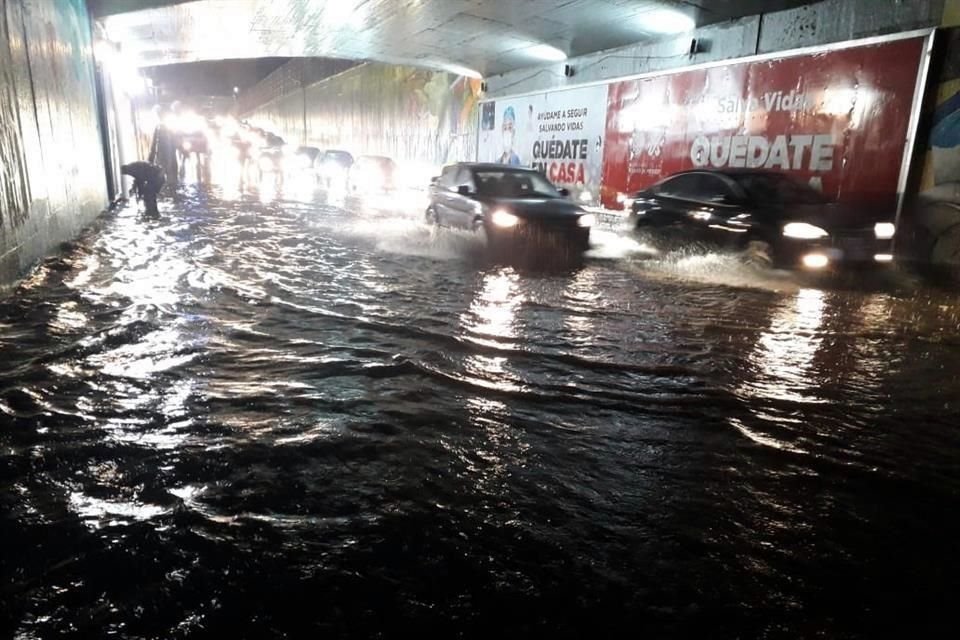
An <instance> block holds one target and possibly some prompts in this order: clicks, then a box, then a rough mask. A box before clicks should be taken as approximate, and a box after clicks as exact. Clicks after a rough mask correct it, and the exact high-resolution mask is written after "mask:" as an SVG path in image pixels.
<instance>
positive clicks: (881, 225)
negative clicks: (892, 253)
mask: <svg viewBox="0 0 960 640" xmlns="http://www.w3.org/2000/svg"><path fill="white" fill-rule="evenodd" d="M873 233H874V234H875V235H876V236H877V240H889V239H891V238H892V237H893V236H895V235H896V233H897V225H895V224H893V223H892V222H878V223H877V224H875V225H873Z"/></svg>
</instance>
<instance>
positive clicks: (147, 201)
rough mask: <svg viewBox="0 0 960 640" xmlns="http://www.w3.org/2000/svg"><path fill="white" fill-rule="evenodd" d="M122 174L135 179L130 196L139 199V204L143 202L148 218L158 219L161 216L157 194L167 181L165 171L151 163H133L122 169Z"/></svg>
mask: <svg viewBox="0 0 960 640" xmlns="http://www.w3.org/2000/svg"><path fill="white" fill-rule="evenodd" d="M120 172H121V173H122V174H123V175H125V176H130V177H131V178H133V188H132V189H130V195H135V196H136V197H137V202H140V201H141V200H142V201H143V208H144V211H145V213H146V214H147V215H148V216H151V217H156V216H159V215H160V210H159V209H158V208H157V194H158V193H160V189H162V188H163V183H164V182H165V181H166V180H165V178H164V175H163V169H161V168H160V167H158V166H157V165H155V164H151V163H149V162H142V161H138V162H131V163H130V164H125V165H123V166H122V167H120Z"/></svg>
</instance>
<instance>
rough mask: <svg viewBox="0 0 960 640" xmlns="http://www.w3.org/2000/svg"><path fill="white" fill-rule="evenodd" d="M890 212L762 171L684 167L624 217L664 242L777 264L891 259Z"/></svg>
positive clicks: (645, 194) (892, 228)
mask: <svg viewBox="0 0 960 640" xmlns="http://www.w3.org/2000/svg"><path fill="white" fill-rule="evenodd" d="M893 220H894V215H893V213H892V212H887V211H883V210H879V211H878V210H869V209H858V208H854V207H849V206H846V205H841V204H837V203H831V202H829V201H828V200H827V199H826V198H825V197H824V196H823V195H822V194H820V193H819V192H818V191H816V190H815V189H813V188H812V187H810V186H809V185H807V184H805V183H802V182H798V181H796V180H794V179H792V178H790V177H788V176H786V175H784V174H781V173H776V172H773V171H760V170H742V171H741V170H728V171H703V170H695V171H685V172H682V173H677V174H674V175H672V176H670V177H668V178H666V179H665V180H662V181H661V182H659V183H657V184H655V185H653V186H652V187H650V188H648V189H646V190H644V191H641V192H640V193H638V194H636V196H635V199H634V201H633V203H632V206H631V210H630V214H629V217H628V221H629V224H630V225H631V227H632V228H634V229H635V230H636V231H638V232H641V233H644V234H645V235H648V236H649V237H650V239H651V240H653V241H654V242H655V243H656V244H659V245H662V246H663V248H678V247H688V246H692V245H696V246H706V247H716V248H727V249H735V250H745V249H746V250H749V254H750V255H753V256H760V257H761V258H762V259H763V260H764V261H767V262H769V263H771V264H773V265H774V266H778V267H783V268H798V267H802V268H806V269H811V270H817V269H825V268H828V267H830V266H832V265H838V264H872V265H879V264H888V263H890V262H892V261H893V250H892V245H893V237H894V234H895V232H896V227H895V224H894V222H893Z"/></svg>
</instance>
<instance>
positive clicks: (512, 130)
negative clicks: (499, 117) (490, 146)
mask: <svg viewBox="0 0 960 640" xmlns="http://www.w3.org/2000/svg"><path fill="white" fill-rule="evenodd" d="M516 133H517V114H516V112H515V111H514V110H513V107H507V108H506V109H504V110H503V124H502V125H501V138H502V140H503V155H501V156H500V160H499V163H500V164H508V165H511V166H514V167H519V166H520V165H521V164H522V163H521V161H520V156H518V155H517V152H516V151H514V145H515V143H516V137H517V136H516Z"/></svg>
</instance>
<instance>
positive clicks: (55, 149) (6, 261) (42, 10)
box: [0, 0, 107, 289]
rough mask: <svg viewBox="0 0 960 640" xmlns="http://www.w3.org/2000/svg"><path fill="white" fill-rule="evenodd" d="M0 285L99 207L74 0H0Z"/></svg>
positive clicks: (82, 29) (83, 13)
mask: <svg viewBox="0 0 960 640" xmlns="http://www.w3.org/2000/svg"><path fill="white" fill-rule="evenodd" d="M0 11H2V13H0V159H2V162H0V289H4V288H7V287H9V286H10V285H11V284H12V283H13V282H14V281H15V280H16V278H17V277H18V276H20V275H21V274H22V273H23V272H24V271H25V270H26V268H28V267H29V266H30V265H31V264H33V263H34V262H36V261H37V260H38V259H39V258H41V257H43V256H44V255H46V254H48V253H49V252H51V251H52V250H53V249H55V248H56V247H57V246H58V245H59V244H60V243H61V242H63V241H66V240H69V239H70V238H72V237H74V236H75V235H76V234H77V232H78V231H79V230H80V229H81V228H82V227H83V226H84V225H86V224H88V223H89V222H91V221H92V220H93V219H94V218H95V217H96V216H97V215H98V214H99V213H100V212H101V211H102V210H103V208H104V206H105V205H106V204H107V191H106V180H105V171H104V157H103V152H102V148H101V143H100V134H99V127H98V123H97V110H96V97H95V92H94V68H93V54H92V44H91V35H90V20H89V16H88V14H87V10H86V7H85V5H84V2H83V0H32V1H30V2H23V1H22V0H0Z"/></svg>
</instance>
